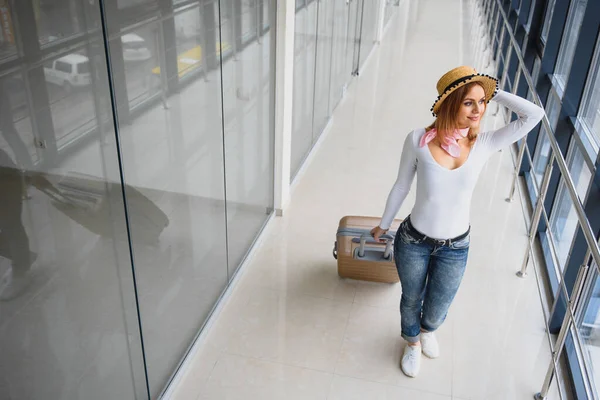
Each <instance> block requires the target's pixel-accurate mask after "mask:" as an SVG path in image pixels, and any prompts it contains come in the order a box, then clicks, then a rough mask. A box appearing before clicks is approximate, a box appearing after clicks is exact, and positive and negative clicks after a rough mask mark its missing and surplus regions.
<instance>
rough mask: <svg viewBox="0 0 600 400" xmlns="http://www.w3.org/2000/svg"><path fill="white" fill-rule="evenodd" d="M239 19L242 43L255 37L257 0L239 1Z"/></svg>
mask: <svg viewBox="0 0 600 400" xmlns="http://www.w3.org/2000/svg"><path fill="white" fill-rule="evenodd" d="M241 13H242V15H241V21H242V33H241V39H242V43H245V42H247V41H248V40H252V39H253V38H256V34H257V27H258V18H259V15H260V14H259V13H260V9H259V0H245V1H242V2H241Z"/></svg>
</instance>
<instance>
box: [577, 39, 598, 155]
mask: <svg viewBox="0 0 600 400" xmlns="http://www.w3.org/2000/svg"><path fill="white" fill-rule="evenodd" d="M578 117H579V121H580V122H581V123H582V125H583V126H584V130H586V131H587V133H588V134H589V135H590V136H591V138H590V139H591V142H592V143H593V145H595V150H596V152H598V148H599V147H600V39H599V40H598V42H597V43H596V54H595V55H594V59H593V61H592V67H591V68H590V74H589V76H588V79H587V84H586V88H585V92H584V94H583V102H582V106H581V108H580V110H579V116H578Z"/></svg>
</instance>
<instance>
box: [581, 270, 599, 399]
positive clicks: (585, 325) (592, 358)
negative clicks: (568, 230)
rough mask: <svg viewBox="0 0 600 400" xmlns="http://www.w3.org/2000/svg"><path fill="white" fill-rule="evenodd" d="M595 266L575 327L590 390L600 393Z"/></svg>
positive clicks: (596, 277)
mask: <svg viewBox="0 0 600 400" xmlns="http://www.w3.org/2000/svg"><path fill="white" fill-rule="evenodd" d="M597 268H598V267H597V266H596V264H595V263H592V266H591V267H590V270H591V279H590V282H591V285H589V288H588V290H586V293H585V294H584V300H583V301H584V304H583V307H582V308H583V312H582V313H581V314H580V315H579V317H578V322H577V326H578V328H579V332H580V334H581V338H582V339H583V343H582V345H583V357H584V360H585V361H584V362H585V363H586V366H587V367H588V369H589V371H590V375H591V376H589V378H590V379H591V382H592V387H593V389H592V390H595V391H596V392H597V393H598V392H600V376H599V375H598V371H599V370H600V341H599V340H598V339H599V338H600V279H599V277H598V274H597V273H596V270H597Z"/></svg>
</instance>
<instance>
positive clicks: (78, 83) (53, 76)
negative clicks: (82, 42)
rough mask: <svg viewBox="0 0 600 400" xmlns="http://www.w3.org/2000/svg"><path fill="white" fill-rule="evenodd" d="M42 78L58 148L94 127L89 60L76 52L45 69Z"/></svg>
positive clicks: (49, 64) (58, 59)
mask: <svg viewBox="0 0 600 400" xmlns="http://www.w3.org/2000/svg"><path fill="white" fill-rule="evenodd" d="M44 77H45V79H46V86H47V90H48V97H49V101H50V110H51V112H52V122H53V123H54V131H55V132H56V135H57V137H56V140H57V143H58V147H59V148H62V147H64V145H66V144H68V143H69V142H72V141H73V140H75V139H77V138H78V137H81V136H82V135H83V134H85V133H87V132H90V131H91V130H92V129H94V128H95V127H96V112H95V109H94V90H93V85H92V79H91V77H92V75H91V73H90V59H89V58H88V56H87V53H86V52H85V50H83V49H82V50H77V51H74V52H72V53H69V54H67V55H64V56H62V57H60V58H56V59H54V60H50V61H49V62H47V63H45V65H44Z"/></svg>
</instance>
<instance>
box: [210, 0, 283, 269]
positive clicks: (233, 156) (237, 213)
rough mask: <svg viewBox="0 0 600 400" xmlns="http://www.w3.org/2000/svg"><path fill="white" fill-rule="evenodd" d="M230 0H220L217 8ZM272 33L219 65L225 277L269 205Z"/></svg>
mask: <svg viewBox="0 0 600 400" xmlns="http://www.w3.org/2000/svg"><path fill="white" fill-rule="evenodd" d="M234 2H235V0H222V1H221V9H226V10H227V9H232V8H233V3H234ZM274 4H275V3H274V2H271V6H273V5H274ZM272 14H273V13H271V15H272ZM269 25H270V26H273V25H274V24H273V23H270V24H269ZM273 34H274V31H270V32H269V34H265V35H264V36H263V37H262V39H261V40H260V42H258V41H257V40H254V41H252V42H251V43H249V44H248V45H247V46H246V47H245V48H244V49H243V50H242V49H238V52H237V54H236V57H235V59H234V58H230V59H228V60H226V61H224V64H223V66H222V68H223V85H224V86H223V101H224V104H223V108H224V110H225V113H224V116H223V117H224V118H223V120H224V123H225V126H224V135H225V171H226V188H227V191H226V193H227V221H228V229H227V233H228V235H227V243H228V251H229V258H228V260H229V263H228V265H229V275H230V276H232V275H233V274H234V273H235V271H236V270H237V268H238V266H239V265H240V263H241V261H242V260H243V259H244V257H245V255H246V253H247V251H248V250H249V248H250V246H251V245H252V243H253V241H254V240H255V238H256V236H257V235H258V233H259V232H260V230H261V229H262V226H263V225H264V223H265V222H266V220H267V218H268V217H269V215H270V213H271V211H272V209H273V140H274V130H273V129H274V127H273V121H274V115H273V112H274V107H273V102H272V101H273V99H272V96H273V93H274V92H273V91H274V87H273V78H274V76H275V71H274V61H275V57H274V54H273V51H272V48H271V43H272V42H271V41H272V40H273Z"/></svg>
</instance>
